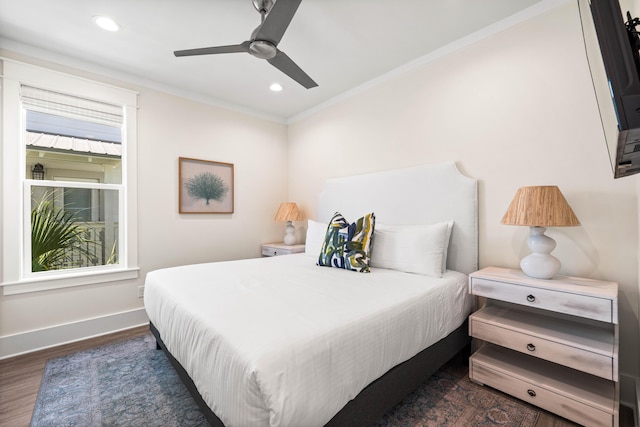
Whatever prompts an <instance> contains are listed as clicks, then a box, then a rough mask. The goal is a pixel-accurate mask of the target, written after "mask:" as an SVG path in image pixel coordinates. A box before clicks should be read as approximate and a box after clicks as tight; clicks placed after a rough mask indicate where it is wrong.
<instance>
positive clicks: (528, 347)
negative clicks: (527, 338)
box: [527, 343, 536, 351]
mask: <svg viewBox="0 0 640 427" xmlns="http://www.w3.org/2000/svg"><path fill="white" fill-rule="evenodd" d="M527 350H529V351H536V346H535V345H533V344H531V343H529V344H527Z"/></svg>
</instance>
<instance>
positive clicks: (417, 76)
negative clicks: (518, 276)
mask: <svg viewBox="0 0 640 427" xmlns="http://www.w3.org/2000/svg"><path fill="white" fill-rule="evenodd" d="M289 145H290V149H289V158H290V162H289V165H290V166H289V167H290V178H289V188H290V195H291V199H293V200H296V201H298V202H300V204H301V206H302V208H303V209H304V210H305V211H306V212H307V214H308V215H309V216H311V217H313V216H314V215H315V212H316V195H317V194H318V192H319V191H320V189H321V188H322V185H323V182H324V180H325V179H327V178H330V177H335V176H344V175H350V174H354V173H364V172H370V171H375V170H384V169H391V168H397V167H406V166H411V165H416V164H422V163H431V162H438V161H446V160H454V161H456V163H457V164H458V166H459V168H460V169H461V170H462V171H463V172H464V173H465V174H467V175H469V176H472V177H475V178H477V179H478V180H479V203H480V206H479V208H480V211H479V222H480V265H481V267H484V266H488V265H495V266H505V267H514V268H517V267H518V263H519V259H520V258H521V257H522V256H524V255H525V254H526V253H527V252H528V249H527V247H526V244H525V240H526V236H527V234H528V230H527V228H526V227H514V226H505V225H501V224H500V220H501V218H502V216H503V215H504V212H505V211H506V209H507V207H508V205H509V203H510V202H511V199H512V198H513V196H514V195H515V193H516V190H517V189H518V188H519V187H521V186H526V185H547V184H548V185H558V186H559V187H560V189H561V190H562V192H563V194H564V195H565V197H566V198H567V200H568V201H569V203H570V205H571V206H572V207H573V209H574V211H575V213H576V215H577V216H578V218H579V219H580V221H581V223H582V226H580V227H572V228H555V229H550V230H549V231H548V233H547V234H548V235H550V236H551V237H553V238H554V239H556V241H557V243H558V248H557V249H556V250H555V251H554V254H555V255H556V256H557V257H558V258H559V259H560V260H561V261H562V270H561V273H563V274H568V275H575V276H586V277H592V278H597V279H606V280H612V281H617V282H619V284H620V295H619V299H620V309H619V315H620V351H621V356H620V361H621V368H620V369H621V372H622V374H623V375H626V376H627V377H634V376H637V375H638V363H637V360H638V312H637V310H638V209H637V197H638V196H637V192H636V187H637V184H638V178H635V177H631V178H624V179H621V180H614V179H613V174H612V171H611V166H610V163H609V159H608V156H607V149H606V147H605V142H604V138H603V132H602V128H601V126H600V121H599V115H598V111H597V106H596V102H595V97H594V94H593V89H592V84H591V80H590V75H589V70H588V67H587V62H586V58H585V52H584V46H583V41H582V35H581V27H580V20H579V15H578V9H577V5H576V4H574V3H573V2H572V3H567V4H565V5H564V6H560V7H558V8H556V9H554V10H552V11H551V12H548V13H545V14H543V15H540V16H538V17H534V18H533V19H531V20H529V21H526V22H524V23H522V24H519V25H516V26H514V27H512V28H510V29H508V30H505V31H503V32H501V33H498V34H497V35H494V36H491V37H489V38H486V39H484V40H482V41H479V42H477V43H475V44H473V45H472V46H469V47H467V48H464V49H462V50H459V51H457V52H454V53H452V54H449V55H447V56H444V57H442V58H439V59H437V60H435V61H433V62H432V63H430V64H428V65H426V66H423V67H421V68H419V69H416V70H414V71H413V72H410V73H408V74H406V75H404V76H402V77H397V78H394V79H393V80H391V81H388V82H386V83H383V84H380V85H378V86H376V87H373V88H370V89H368V90H365V91H363V92H361V93H359V94H357V95H354V96H352V97H350V98H348V99H345V100H343V101H341V102H339V103H336V104H335V105H331V106H328V107H326V108H324V109H322V110H320V111H317V112H315V113H314V114H312V115H310V116H308V117H305V118H302V119H300V120H298V121H296V122H295V123H292V124H291V125H290V126H289ZM416 190H417V191H419V189H416ZM354 197H357V195H354ZM339 208H340V207H339V206H337V207H336V209H337V210H339ZM380 220H382V219H381V218H380ZM632 383H633V381H631V379H630V378H629V379H628V380H627V385H626V386H625V387H627V388H629V387H630V384H632ZM627 395H628V393H627ZM629 400H630V401H632V398H630V399H629Z"/></svg>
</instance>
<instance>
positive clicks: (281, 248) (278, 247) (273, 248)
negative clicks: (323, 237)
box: [262, 243, 304, 256]
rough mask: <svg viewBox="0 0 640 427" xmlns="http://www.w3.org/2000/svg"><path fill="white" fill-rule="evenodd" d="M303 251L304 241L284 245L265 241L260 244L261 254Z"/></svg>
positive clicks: (297, 252) (286, 253)
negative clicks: (297, 243)
mask: <svg viewBox="0 0 640 427" xmlns="http://www.w3.org/2000/svg"><path fill="white" fill-rule="evenodd" d="M302 252H304V243H302V244H299V245H290V246H289V245H285V244H284V243H265V244H263V245H262V256H279V255H291V254H299V253H302Z"/></svg>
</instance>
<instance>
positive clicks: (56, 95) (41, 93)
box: [20, 85, 123, 127]
mask: <svg viewBox="0 0 640 427" xmlns="http://www.w3.org/2000/svg"><path fill="white" fill-rule="evenodd" d="M20 97H21V100H22V104H23V106H24V107H25V108H26V109H28V110H32V111H38V112H42V113H49V114H56V115H59V116H64V117H69V118H72V119H77V120H84V121H89V122H93V123H100V124H104V125H108V126H117V127H121V126H122V122H123V111H122V107H121V106H118V105H112V104H107V103H104V102H100V101H94V100H91V99H87V98H81V97H78V96H74V95H68V94H64V93H60V92H54V91H50V90H46V89H40V88H36V87H32V86H26V85H22V86H21V88H20Z"/></svg>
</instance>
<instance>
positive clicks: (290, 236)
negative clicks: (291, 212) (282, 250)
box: [284, 221, 297, 246]
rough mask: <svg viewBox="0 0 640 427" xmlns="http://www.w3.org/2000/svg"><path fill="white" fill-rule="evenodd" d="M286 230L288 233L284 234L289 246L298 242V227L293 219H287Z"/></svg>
mask: <svg viewBox="0 0 640 427" xmlns="http://www.w3.org/2000/svg"><path fill="white" fill-rule="evenodd" d="M285 232H286V233H287V234H285V235H284V244H285V245H287V246H293V245H295V244H296V240H297V239H296V228H295V227H294V226H293V223H292V222H291V221H287V226H286V228H285Z"/></svg>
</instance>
